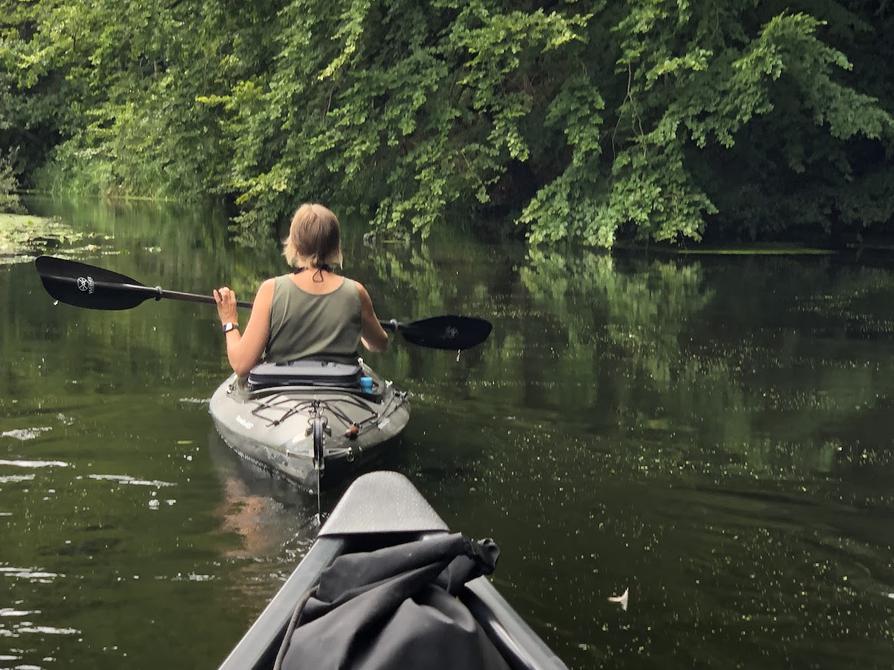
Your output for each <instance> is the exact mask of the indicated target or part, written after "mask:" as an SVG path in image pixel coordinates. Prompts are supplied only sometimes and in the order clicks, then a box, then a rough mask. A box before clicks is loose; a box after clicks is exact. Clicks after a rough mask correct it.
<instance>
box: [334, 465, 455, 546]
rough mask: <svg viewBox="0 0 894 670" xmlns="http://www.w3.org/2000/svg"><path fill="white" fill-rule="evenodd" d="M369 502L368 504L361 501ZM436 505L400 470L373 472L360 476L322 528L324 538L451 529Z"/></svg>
mask: <svg viewBox="0 0 894 670" xmlns="http://www.w3.org/2000/svg"><path fill="white" fill-rule="evenodd" d="M358 501H365V502H366V504H357V503H358ZM448 530H449V528H447V524H446V523H444V521H443V519H441V517H439V516H438V513H437V512H435V510H434V508H433V507H432V506H431V505H429V504H428V501H427V500H426V499H425V498H423V497H422V494H421V493H419V491H417V490H416V487H415V486H413V484H412V483H410V480H409V479H407V478H406V477H404V476H403V475H402V474H400V473H398V472H388V471H385V470H382V471H379V472H370V473H369V474H366V475H363V476H362V477H358V478H357V479H356V480H355V481H354V483H353V484H351V486H350V488H348V490H347V491H346V492H345V494H344V496H343V497H342V499H341V500H340V501H339V503H338V505H336V506H335V509H334V510H332V514H330V515H329V518H328V519H327V520H326V523H325V524H323V528H322V529H320V534H319V536H320V537H330V536H333V535H356V534H359V533H426V532H437V531H444V532H446V531H448Z"/></svg>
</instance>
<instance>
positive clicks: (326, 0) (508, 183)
mask: <svg viewBox="0 0 894 670" xmlns="http://www.w3.org/2000/svg"><path fill="white" fill-rule="evenodd" d="M892 33H894V7H890V6H889V5H888V3H884V2H882V3H877V2H866V1H859V0H856V1H852V2H847V3H845V2H836V1H834V0H805V1H804V2H791V3H789V2H774V1H770V2H757V1H756V0H755V1H751V2H747V1H746V2H741V1H738V2H736V1H733V0H710V1H707V0H695V1H689V0H675V1H669V0H668V1H664V0H630V1H628V2H619V1H609V0H605V1H604V2H599V1H593V0H580V1H575V0H553V1H548V0H543V1H540V2H537V1H534V0H528V1H524V0H523V1H515V2H510V1H507V0H503V1H500V0H429V1H428V2H417V1H416V0H392V1H389V2H375V1H374V0H82V1H79V2H74V1H72V0H32V1H27V0H0V164H3V165H5V166H6V169H5V173H6V174H7V177H6V178H5V180H6V181H9V180H10V179H11V177H12V176H14V178H15V179H16V180H17V182H18V184H19V185H20V186H21V187H23V188H37V189H42V190H49V191H52V192H56V193H76V194H99V193H104V194H112V195H129V196H144V197H152V198H173V199H186V198H196V197H203V196H206V195H209V194H211V195H214V196H216V197H221V198H224V199H226V200H227V201H228V202H230V203H231V204H232V205H233V206H234V208H235V211H236V214H235V217H234V222H235V226H236V229H237V231H238V233H239V234H240V236H241V237H242V238H243V239H244V240H246V241H252V240H258V239H260V238H269V237H270V235H271V233H272V231H273V230H274V229H275V226H276V225H277V224H279V223H281V222H282V220H283V219H284V217H286V216H287V215H288V213H289V211H290V210H291V209H292V208H293V207H294V206H295V204H296V203H297V202H299V201H301V200H306V199H314V200H321V201H324V202H327V203H332V204H333V205H334V206H335V207H336V208H338V211H340V212H342V211H354V212H355V213H357V214H358V215H361V216H365V217H368V219H369V220H370V222H371V226H372V227H373V228H374V229H375V230H378V231H379V232H380V233H382V234H386V235H396V236H405V235H408V234H412V233H419V234H422V235H425V234H427V233H428V231H429V230H431V229H432V227H433V226H450V225H454V224H456V223H457V222H459V221H462V222H474V225H477V226H482V227H485V228H487V229H493V228H500V227H501V226H503V225H504V224H505V223H506V222H508V223H511V224H516V226H515V227H514V228H512V230H513V231H518V234H524V235H526V236H527V238H528V240H529V241H530V243H531V244H533V245H543V244H551V243H560V242H570V243H574V244H582V245H587V246H596V247H599V246H602V247H610V246H612V245H613V244H615V243H616V241H618V240H621V239H636V240H651V241H657V242H668V243H681V242H685V241H687V240H701V239H724V240H746V241H748V240H768V239H780V238H785V239H794V240H802V241H803V240H812V241H815V240H817V239H824V240H827V241H830V242H832V243H835V242H840V241H842V240H848V239H853V238H856V237H859V236H860V235H863V234H865V233H866V232H867V231H870V232H875V231H883V230H884V229H885V226H887V225H889V224H890V221H891V219H892V217H894V168H892V164H891V162H890V161H889V157H890V155H891V152H892V149H894V119H892V114H891V113H892V111H894V65H892V63H894V43H892V41H891V40H890V39H888V37H889V36H890V35H891V34H892ZM2 172H4V171H3V170H2V169H0V173H2Z"/></svg>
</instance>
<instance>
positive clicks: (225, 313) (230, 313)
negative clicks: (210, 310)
mask: <svg viewBox="0 0 894 670" xmlns="http://www.w3.org/2000/svg"><path fill="white" fill-rule="evenodd" d="M214 302H215V303H217V315H218V316H219V317H220V322H221V324H224V323H239V313H238V312H237V311H236V294H235V293H234V292H233V291H232V290H230V289H229V288H228V287H226V286H222V287H221V288H218V289H214Z"/></svg>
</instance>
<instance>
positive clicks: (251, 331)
mask: <svg viewBox="0 0 894 670" xmlns="http://www.w3.org/2000/svg"><path fill="white" fill-rule="evenodd" d="M214 300H215V301H216V302H217V314H218V316H220V322H221V323H222V324H223V323H227V322H232V323H238V318H239V316H238V314H237V313H236V294H235V293H233V291H231V290H230V289H228V288H227V287H223V288H220V289H217V290H216V291H214ZM272 303H273V280H272V279H268V280H267V281H265V282H264V283H263V284H261V288H259V289H258V294H257V296H256V297H255V302H254V306H253V307H252V310H251V316H249V317H248V325H246V326H245V332H244V333H240V332H239V331H238V330H231V331H230V332H228V333H227V335H226V338H227V359H228V360H229V361H230V366H232V368H233V371H234V372H235V373H236V374H237V375H239V376H240V377H244V376H245V375H247V374H248V373H249V372H250V371H251V369H252V368H253V367H254V366H255V365H257V363H258V362H259V361H260V360H261V356H262V355H263V353H264V347H265V346H267V338H268V336H269V335H270V306H271V304H272Z"/></svg>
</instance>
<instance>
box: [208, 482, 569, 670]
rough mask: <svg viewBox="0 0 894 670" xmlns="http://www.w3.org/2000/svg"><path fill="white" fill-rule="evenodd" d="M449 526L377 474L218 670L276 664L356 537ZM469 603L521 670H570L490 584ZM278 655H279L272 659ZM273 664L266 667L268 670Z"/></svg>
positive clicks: (472, 585)
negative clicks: (280, 644) (287, 636)
mask: <svg viewBox="0 0 894 670" xmlns="http://www.w3.org/2000/svg"><path fill="white" fill-rule="evenodd" d="M445 532H449V528H448V527H447V524H446V523H444V521H443V519H441V517H440V516H438V513H437V512H435V510H434V508H433V507H432V506H431V505H430V504H429V503H428V501H427V500H426V499H425V498H424V497H423V496H422V494H421V493H419V491H418V490H417V489H416V487H415V486H413V484H412V483H411V482H410V480H409V479H407V478H406V477H405V476H404V475H402V474H400V473H398V472H390V471H378V472H371V473H368V474H365V475H362V476H361V477H358V478H357V480H355V481H354V483H353V484H351V486H350V487H349V488H348V490H347V491H346V492H345V494H344V495H343V496H342V498H341V500H340V501H339V502H338V504H337V505H336V507H335V509H334V510H333V511H332V514H331V515H330V517H329V519H328V520H327V521H326V523H325V524H323V527H322V528H321V529H320V533H319V535H318V538H317V541H316V542H315V543H314V545H313V546H312V547H311V549H310V551H309V552H308V553H307V555H306V556H305V557H304V559H303V560H302V561H301V563H300V565H299V567H298V568H296V570H295V571H294V572H293V573H292V575H291V576H290V577H289V578H288V579H287V580H286V582H285V584H283V586H282V588H281V589H280V590H279V592H278V593H277V594H276V595H275V596H274V597H273V600H271V601H270V603H269V604H268V605H267V607H266V608H265V609H264V611H263V612H262V613H261V615H260V616H259V617H258V618H257V620H256V621H255V623H254V624H253V625H252V627H251V628H250V629H249V630H248V632H247V633H246V634H245V636H244V637H243V638H242V640H240V641H239V643H238V644H237V645H236V647H235V648H234V649H233V651H232V652H231V653H230V655H229V656H228V657H227V658H226V660H224V662H223V663H222V664H221V666H220V668H219V670H262V669H263V668H267V667H272V666H273V662H272V660H270V659H269V658H267V657H266V656H265V655H263V654H262V653H261V650H269V649H270V648H271V647H272V646H273V645H274V643H275V642H276V641H277V638H279V637H280V635H281V634H282V631H283V630H284V629H285V627H286V625H287V624H288V622H289V620H290V618H291V616H292V613H293V611H294V609H295V606H296V604H297V603H298V601H299V600H301V598H302V597H303V596H304V594H305V593H307V591H308V590H309V589H310V588H311V587H312V586H314V585H315V583H316V581H317V578H318V576H319V574H320V572H321V571H322V570H323V569H324V568H326V567H327V566H328V565H329V564H330V563H332V561H333V560H335V558H336V557H337V556H339V555H340V554H341V553H343V551H344V550H345V546H346V545H347V544H348V542H349V540H350V537H351V536H352V535H367V534H376V533H420V534H426V533H445ZM466 588H467V589H468V594H467V596H466V597H464V602H465V603H466V605H467V606H468V607H469V609H470V610H471V611H472V612H473V614H474V615H475V617H476V618H477V619H478V620H479V622H480V623H482V625H484V627H485V629H486V630H487V631H488V633H489V635H490V636H491V638H492V639H493V640H494V643H495V644H497V646H498V647H499V648H501V650H502V651H504V653H505V652H506V651H508V652H510V653H512V654H513V655H515V656H518V657H523V658H524V659H525V660H524V661H523V662H522V663H521V665H519V664H515V665H514V667H519V668H524V670H568V668H567V666H566V665H565V663H564V662H563V661H562V660H561V659H560V658H559V657H558V656H556V654H555V653H554V652H553V651H552V649H550V648H549V647H548V646H547V644H546V643H545V642H544V641H543V640H541V639H540V637H539V636H538V635H537V634H536V633H535V632H534V631H533V630H532V629H531V628H530V626H528V624H527V623H526V622H525V621H524V619H522V618H521V617H520V616H519V615H518V613H517V612H516V611H515V610H514V609H513V608H512V606H511V605H510V604H509V603H508V602H507V601H506V600H505V599H504V598H503V596H501V595H500V593H499V592H498V591H497V589H496V588H494V586H493V584H491V583H490V581H489V580H488V579H487V578H486V577H479V578H478V579H474V580H472V581H471V582H469V583H468V584H467V585H466ZM274 655H275V654H274ZM265 660H266V661H269V665H268V664H267V663H266V662H265Z"/></svg>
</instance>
